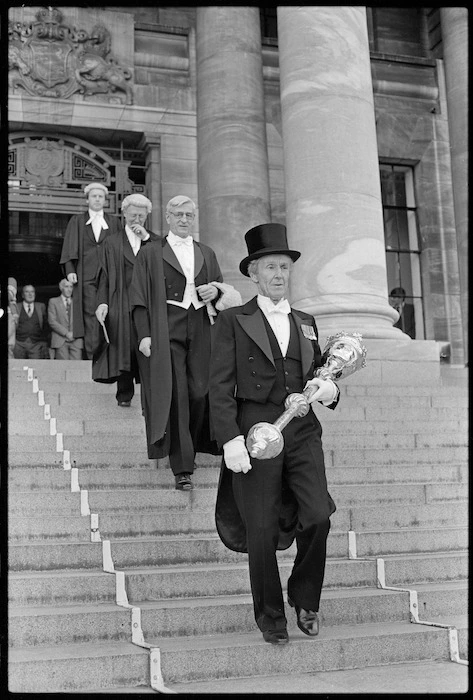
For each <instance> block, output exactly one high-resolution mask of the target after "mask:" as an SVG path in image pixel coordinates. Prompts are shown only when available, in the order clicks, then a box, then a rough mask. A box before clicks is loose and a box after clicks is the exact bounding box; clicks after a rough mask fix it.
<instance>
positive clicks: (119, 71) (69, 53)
mask: <svg viewBox="0 0 473 700" xmlns="http://www.w3.org/2000/svg"><path fill="white" fill-rule="evenodd" d="M8 38H9V43H8V78H9V86H10V89H12V90H15V89H18V88H20V89H23V90H25V91H26V92H27V93H28V94H29V95H33V96H35V97H52V98H54V97H56V98H63V99H64V98H69V97H71V96H72V95H74V94H75V93H79V94H82V95H84V98H85V99H87V98H90V97H93V99H95V100H97V99H99V100H100V99H102V100H103V99H105V100H106V101H107V102H111V103H119V104H123V103H125V104H132V102H133V90H132V82H131V79H132V72H131V70H130V69H129V68H126V67H122V66H121V65H120V64H119V63H118V61H117V59H116V58H115V57H114V56H113V54H112V52H111V48H112V47H111V44H112V38H111V34H110V32H109V30H108V29H107V27H105V26H104V25H103V24H96V25H95V26H94V27H93V28H92V30H91V31H90V33H89V32H87V31H86V30H85V29H77V28H76V27H75V26H71V25H70V24H67V23H66V22H64V18H63V14H62V12H61V11H60V10H59V9H58V8H56V7H47V8H41V9H40V10H39V11H38V12H37V13H36V21H35V22H19V21H10V22H9V25H8Z"/></svg>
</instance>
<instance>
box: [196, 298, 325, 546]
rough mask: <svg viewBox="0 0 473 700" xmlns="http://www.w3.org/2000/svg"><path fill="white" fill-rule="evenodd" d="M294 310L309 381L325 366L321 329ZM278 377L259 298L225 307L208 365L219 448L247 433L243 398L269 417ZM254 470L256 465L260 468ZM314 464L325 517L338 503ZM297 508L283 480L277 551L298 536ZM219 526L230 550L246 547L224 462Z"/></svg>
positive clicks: (322, 470)
mask: <svg viewBox="0 0 473 700" xmlns="http://www.w3.org/2000/svg"><path fill="white" fill-rule="evenodd" d="M291 314H292V318H293V320H294V322H295V326H296V328H297V332H298V334H299V342H300V359H301V367H302V377H303V384H305V382H306V381H307V380H309V379H312V378H313V376H314V371H315V370H316V369H317V367H320V366H321V365H322V352H321V349H320V346H319V343H318V341H317V338H318V331H317V326H316V323H315V320H314V318H313V316H311V315H309V314H307V313H305V312H303V311H297V310H296V309H291ZM275 380H276V365H275V362H274V357H273V353H272V351H271V344H270V341H269V337H268V332H267V330H266V325H265V321H264V316H263V313H262V311H261V310H260V308H259V307H258V304H257V300H256V297H254V298H253V299H251V300H250V301H249V302H247V303H246V304H244V305H243V306H239V307H234V308H232V309H228V310H225V311H222V312H221V313H220V314H219V316H218V318H217V321H216V323H215V327H214V340H213V349H212V360H211V367H210V411H211V425H212V429H213V436H214V437H215V439H216V440H217V442H218V444H219V446H223V445H224V444H225V443H226V442H228V441H229V440H231V439H232V438H234V437H236V436H237V435H240V434H244V431H243V430H242V427H241V424H240V420H239V416H240V409H241V406H242V403H243V402H245V401H248V402H253V403H256V404H261V414H262V417H261V418H260V419H259V420H265V418H264V409H265V406H266V405H267V404H266V402H267V399H268V396H269V395H270V393H271V390H272V388H273V386H274V383H275ZM302 388H303V387H301V390H302ZM337 403H338V398H337V399H336V400H335V401H334V402H333V403H332V404H331V405H330V406H329V408H335V406H336V405H337ZM314 418H315V422H314V425H315V426H316V428H317V430H318V431H319V433H321V427H320V424H319V422H318V420H317V418H316V416H315V415H314ZM295 420H297V419H295ZM271 422H274V421H271ZM283 435H284V432H283ZM245 437H246V435H245ZM317 439H319V438H317ZM254 468H255V469H257V466H255V467H254ZM315 468H316V469H318V470H320V483H321V484H325V486H324V489H325V495H324V494H322V495H321V496H322V502H324V503H325V505H324V510H325V511H326V512H325V516H326V517H327V518H328V517H329V516H330V514H331V513H333V512H334V510H335V504H334V503H333V501H332V499H331V497H330V494H329V493H328V491H327V490H326V482H325V466H324V464H323V459H322V460H321V463H320V464H316V465H315ZM297 509H298V508H297V503H296V501H295V499H294V496H293V494H292V492H291V491H290V490H289V489H286V488H285V487H284V484H282V509H281V513H280V532H279V542H278V549H286V548H287V547H289V546H290V545H291V544H292V542H293V540H294V537H295V529H296V526H297ZM216 525H217V531H218V533H219V536H220V538H221V540H222V542H223V543H224V544H225V545H226V546H227V547H228V548H229V549H232V550H234V551H238V552H246V551H247V542H246V532H245V527H244V524H243V521H242V519H241V517H240V513H239V511H238V508H237V505H236V502H235V498H234V494H233V489H232V472H231V471H230V470H229V469H228V468H227V467H226V466H225V464H224V462H222V468H221V472H220V480H219V487H218V495H217V503H216Z"/></svg>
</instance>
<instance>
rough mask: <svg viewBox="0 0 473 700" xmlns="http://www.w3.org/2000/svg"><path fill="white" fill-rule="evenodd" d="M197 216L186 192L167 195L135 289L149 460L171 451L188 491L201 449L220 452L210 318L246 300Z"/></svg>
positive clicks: (178, 482) (179, 484)
mask: <svg viewBox="0 0 473 700" xmlns="http://www.w3.org/2000/svg"><path fill="white" fill-rule="evenodd" d="M195 214H196V205H195V203H194V202H193V201H192V199H190V198H189V197H187V196H184V195H177V196H176V197H173V198H172V199H170V200H169V202H168V203H167V206H166V221H167V223H168V225H169V233H168V235H167V236H165V237H164V238H163V239H162V240H161V241H159V242H158V243H152V244H151V245H149V246H148V247H147V248H146V249H145V250H143V252H142V253H141V254H140V256H139V258H138V260H137V263H136V266H135V271H134V275H133V283H132V290H131V304H132V307H133V321H134V323H135V326H136V330H137V335H138V342H139V349H140V353H139V365H140V376H141V391H142V396H143V400H144V406H143V407H144V413H145V422H146V434H147V440H148V457H150V458H158V457H165V456H167V455H169V464H170V467H171V469H172V472H173V474H174V478H175V488H176V489H177V490H183V491H189V490H191V489H192V488H193V481H192V474H193V473H194V468H195V464H194V458H195V455H196V453H197V452H203V453H207V454H218V453H219V450H218V447H217V445H216V443H215V441H213V440H211V438H210V430H209V410H208V391H209V389H208V384H209V364H210V346H211V332H212V323H213V321H214V317H215V315H216V314H217V312H218V311H219V310H220V309H221V308H224V307H225V306H228V305H230V304H233V303H234V304H239V303H241V297H240V295H239V293H238V292H237V291H236V290H235V289H234V288H233V287H232V286H231V285H227V284H225V283H224V282H223V281H222V273H221V271H220V266H219V264H218V262H217V257H216V255H215V253H214V251H213V250H212V248H210V247H209V246H207V245H204V244H203V243H200V242H197V241H195V240H194V238H193V236H192V229H193V225H194V221H195ZM235 299H236V300H235Z"/></svg>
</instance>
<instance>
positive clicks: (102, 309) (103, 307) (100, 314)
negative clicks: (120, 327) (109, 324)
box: [95, 304, 108, 323]
mask: <svg viewBox="0 0 473 700" xmlns="http://www.w3.org/2000/svg"><path fill="white" fill-rule="evenodd" d="M107 314H108V304H99V305H98V306H97V308H96V309H95V315H96V317H97V320H98V322H99V323H104V321H105V319H106V318H107Z"/></svg>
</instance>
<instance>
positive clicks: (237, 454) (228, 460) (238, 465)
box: [223, 435, 251, 474]
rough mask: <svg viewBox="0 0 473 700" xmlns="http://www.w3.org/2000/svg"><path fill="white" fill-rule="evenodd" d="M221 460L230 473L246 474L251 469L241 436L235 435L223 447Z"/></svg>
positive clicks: (243, 439)
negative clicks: (222, 459)
mask: <svg viewBox="0 0 473 700" xmlns="http://www.w3.org/2000/svg"><path fill="white" fill-rule="evenodd" d="M223 458H224V460H225V464H226V465H227V467H228V469H231V471H232V472H236V473H238V472H243V474H246V472H247V471H249V470H250V469H251V464H250V455H249V454H248V450H247V449H246V446H245V438H244V437H243V435H237V437H234V438H233V440H229V441H228V442H226V443H225V444H224V446H223Z"/></svg>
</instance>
